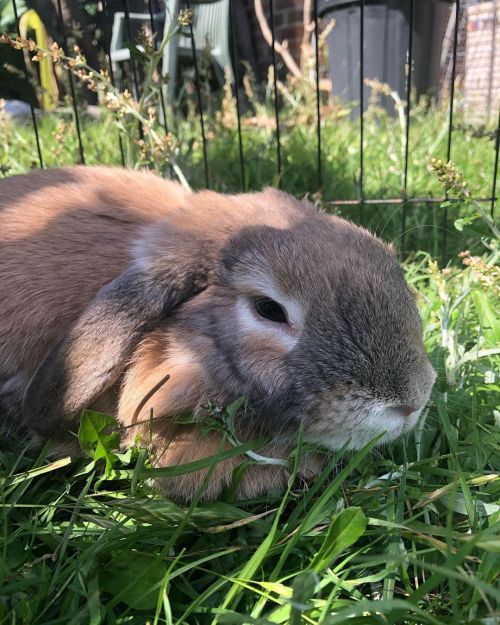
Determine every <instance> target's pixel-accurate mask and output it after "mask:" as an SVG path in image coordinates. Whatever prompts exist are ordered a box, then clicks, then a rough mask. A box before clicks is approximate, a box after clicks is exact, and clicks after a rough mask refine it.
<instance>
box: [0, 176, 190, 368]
mask: <svg viewBox="0 0 500 625" xmlns="http://www.w3.org/2000/svg"><path fill="white" fill-rule="evenodd" d="M185 194H186V192H185V191H184V190H183V189H182V187H181V186H180V185H178V184H176V183H173V182H168V181H165V180H162V179H161V178H158V177H157V176H154V175H152V174H148V173H145V172H133V171H127V170H123V169H117V168H116V169H115V168H97V167H96V168H93V167H90V168H89V167H86V168H84V167H68V168H62V169H58V170H47V171H43V170H40V171H37V172H31V173H30V174H28V175H27V176H24V175H22V176H15V177H12V178H7V179H5V180H3V181H2V182H0V279H1V291H0V377H8V376H9V375H14V374H15V373H17V372H19V370H20V369H22V370H23V371H25V372H26V373H28V374H29V373H30V372H31V371H32V370H33V369H34V368H35V367H37V366H38V365H39V364H40V361H41V360H42V359H43V357H44V355H45V353H46V352H47V350H48V349H49V347H50V346H52V345H53V344H54V343H55V342H56V341H57V340H58V338H60V337H61V336H62V334H63V333H64V332H65V331H66V330H67V329H68V328H69V327H70V326H71V325H72V324H73V323H74V321H75V320H76V319H77V318H78V316H79V315H80V314H81V312H82V310H83V308H84V307H85V306H86V305H87V304H88V302H89V301H91V300H92V298H93V297H94V296H95V294H96V293H97V291H98V290H99V289H100V288H101V287H102V286H103V285H104V284H106V283H107V282H109V281H111V280H113V279H114V278H115V277H116V276H117V275H119V274H120V273H121V272H122V271H123V270H124V268H125V267H126V266H127V264H128V263H129V262H130V260H131V257H130V250H131V245H132V242H133V241H134V239H135V238H136V237H137V236H138V231H139V230H140V228H141V227H142V226H145V225H148V224H151V223H154V222H157V221H160V220H161V219H162V218H163V217H165V216H166V215H167V214H168V212H169V210H171V209H173V208H176V207H178V206H179V205H180V204H182V202H183V200H184V197H185Z"/></svg>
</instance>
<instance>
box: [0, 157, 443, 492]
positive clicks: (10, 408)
mask: <svg viewBox="0 0 500 625" xmlns="http://www.w3.org/2000/svg"><path fill="white" fill-rule="evenodd" d="M0 281H1V291H0V404H1V405H2V409H3V413H4V419H5V418H6V419H7V421H8V423H10V424H11V425H13V424H16V423H21V422H22V423H23V424H24V427H25V428H26V429H27V430H28V431H29V432H31V433H33V434H35V435H36V436H37V437H42V438H52V439H53V440H55V441H58V440H59V441H63V440H65V438H66V437H67V436H68V434H67V432H68V431H75V430H76V429H77V427H78V421H79V418H80V416H81V414H82V411H83V409H85V408H93V409H97V410H101V411H107V412H111V413H113V414H114V415H115V416H116V417H117V419H118V422H119V423H120V424H121V425H122V426H123V437H122V438H123V442H124V444H127V443H131V442H132V441H133V440H135V439H136V437H137V436H138V435H141V436H142V437H143V440H144V439H148V443H149V444H150V445H151V447H152V449H153V453H154V457H155V458H156V463H157V465H158V466H171V465H176V464H180V463H185V462H189V461H193V460H196V459H200V458H203V457H206V456H210V455H212V454H214V453H216V452H217V450H218V449H219V447H220V444H221V434H220V433H217V432H216V431H211V432H208V433H207V431H206V429H204V428H203V426H202V424H203V416H204V414H205V411H204V407H205V406H206V405H207V404H209V403H211V404H212V405H213V404H215V405H219V406H225V405H227V404H229V403H230V402H232V401H234V400H235V399H237V398H239V397H241V396H244V397H245V398H246V399H247V404H246V409H245V411H244V412H243V413H242V414H240V415H238V416H237V419H236V428H237V434H238V439H239V440H240V441H245V440H249V439H255V438H260V437H264V438H265V439H266V440H267V441H268V442H267V443H266V446H265V447H264V448H263V449H262V450H260V452H259V453H261V454H264V455H267V456H272V457H276V458H280V457H286V454H287V453H288V451H289V449H290V447H291V446H293V444H294V442H295V441H296V438H297V433H298V431H299V428H300V426H302V427H303V432H304V439H305V440H306V441H310V442H318V443H321V444H322V445H323V446H325V447H326V448H329V449H337V448H340V447H342V446H345V445H347V446H349V447H351V448H359V447H360V446H362V445H364V444H366V443H367V442H368V441H370V440H371V439H372V438H374V437H375V436H376V435H377V434H379V433H380V432H385V434H384V436H383V438H382V439H381V440H382V441H389V440H392V439H394V438H396V437H398V436H399V435H400V434H402V433H404V432H408V431H409V430H411V429H412V428H413V427H414V426H415V424H416V423H417V420H418V418H419V415H420V413H421V411H422V409H423V408H424V406H425V404H426V402H427V401H428V398H429V394H430V390H431V387H432V384H433V382H434V378H435V374H434V371H433V369H432V367H431V365H430V363H429V361H428V359H427V356H426V354H425V351H424V346H423V341H422V324H421V320H420V318H419V315H418V312H417V308H416V305H415V302H414V297H413V296H412V294H411V293H410V291H409V289H408V287H407V285H406V283H405V280H404V278H403V274H402V271H401V269H400V267H399V266H398V263H397V261H396V258H395V255H394V252H393V250H392V249H391V247H390V246H388V245H386V244H385V243H383V242H382V241H380V240H379V239H377V238H376V237H374V236H373V235H371V234H370V233H369V232H368V231H367V230H364V229H362V228H360V227H358V226H356V225H354V224H352V223H350V222H348V221H345V220H343V219H340V218H338V217H332V216H328V215H325V214H319V213H318V212H317V211H316V210H315V208H314V207H313V206H312V205H311V204H310V203H308V202H307V201H299V200H296V199H294V198H293V197H291V196H290V195H288V194H286V193H283V192H280V191H276V190H274V189H266V190H264V191H263V192H260V193H247V194H241V195H222V194H218V193H214V192H211V191H201V192H197V193H192V192H188V191H186V190H185V189H184V188H183V187H181V186H180V185H179V184H177V183H175V182H171V181H166V180H163V179H161V178H159V177H157V176H155V175H153V174H152V173H147V172H138V171H127V170H124V169H119V168H105V167H68V168H61V169H52V170H45V171H33V172H31V173H28V174H26V175H20V176H14V177H11V178H7V179H5V180H2V181H1V182H0ZM167 375H168V376H170V377H169V379H168V381H167V382H165V383H164V384H159V382H160V381H161V380H164V379H165V376H167ZM155 387H156V391H155V392H151V390H152V389H153V390H154V389H155ZM144 398H147V401H144ZM186 412H189V413H192V414H193V415H194V416H195V420H196V419H198V420H199V422H200V425H198V424H197V423H185V422H182V419H179V415H185V413H186ZM151 414H152V415H153V418H152V419H151V418H150V415H151ZM5 415H6V416H5ZM229 444H230V443H228V445H229ZM245 459H246V458H245V457H242V456H239V457H237V458H232V459H229V460H227V461H225V462H222V463H221V464H220V465H218V466H217V468H216V470H215V472H214V473H213V475H212V479H211V481H210V484H209V485H208V488H207V491H206V497H209V498H210V497H211V498H213V497H216V496H217V495H218V494H219V493H220V491H221V489H222V488H223V487H225V486H226V485H228V484H229V483H230V481H231V476H232V473H233V469H234V468H235V467H236V466H237V465H238V464H239V463H241V462H242V461H244V460H245ZM305 462H306V464H307V460H306V461H305ZM306 469H307V467H306ZM313 469H314V470H317V466H316V465H315V460H314V458H312V459H311V470H313ZM203 477H204V471H199V472H197V473H194V474H187V475H184V476H179V477H176V478H174V479H170V480H167V479H165V480H164V481H163V483H162V487H163V489H164V490H165V491H166V492H167V493H169V494H170V495H172V496H174V497H177V498H181V499H190V498H192V497H193V495H194V494H195V493H196V491H197V489H198V488H199V486H200V484H201V482H202V480H203ZM286 480H287V470H286V468H285V467H283V466H281V465H279V464H277V465H269V464H266V465H259V464H254V465H251V466H249V467H248V468H247V470H246V473H245V474H244V476H243V478H242V479H241V481H240V482H239V486H238V490H237V494H238V496H240V497H248V496H257V495H260V494H265V493H267V492H269V491H271V490H273V489H279V488H281V487H282V486H283V485H284V484H285V483H286Z"/></svg>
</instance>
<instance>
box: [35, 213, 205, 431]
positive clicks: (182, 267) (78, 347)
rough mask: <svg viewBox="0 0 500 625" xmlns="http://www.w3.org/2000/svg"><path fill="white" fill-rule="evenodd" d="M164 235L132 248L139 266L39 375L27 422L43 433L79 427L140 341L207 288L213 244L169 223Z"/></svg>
mask: <svg viewBox="0 0 500 625" xmlns="http://www.w3.org/2000/svg"><path fill="white" fill-rule="evenodd" d="M166 230H167V231H166V232H165V231H164V236H163V237H161V236H159V235H160V234H161V228H160V229H159V228H158V226H156V230H155V231H154V232H150V233H146V236H145V237H143V239H142V240H141V241H140V242H139V243H138V244H137V246H136V248H135V250H134V251H135V256H136V261H135V262H133V263H132V264H131V265H130V267H129V268H128V269H127V270H126V271H125V272H124V273H122V274H121V275H120V276H118V277H117V278H116V279H115V280H113V281H112V282H110V283H108V284H107V285H105V286H104V287H103V288H102V289H101V290H100V291H99V293H98V294H97V295H96V297H95V298H94V300H93V301H92V302H91V303H90V304H89V305H88V306H87V308H86V309H85V310H84V312H83V313H82V315H81V316H80V318H79V319H78V321H77V322H76V324H75V325H74V326H73V328H72V329H71V330H70V331H69V332H68V333H67V335H66V336H64V337H63V338H62V340H61V341H60V342H59V343H58V344H57V345H56V346H55V347H54V348H53V349H52V350H51V351H50V352H49V353H48V355H47V357H46V358H45V361H44V362H43V363H42V364H41V365H40V367H39V368H38V370H37V371H36V372H35V373H34V375H33V377H32V378H31V380H30V382H29V384H28V387H27V389H26V392H25V395H24V400H23V418H24V420H25V422H26V423H27V424H28V425H29V427H30V428H31V429H32V430H34V431H36V432H37V433H38V434H41V435H43V436H48V435H51V434H55V433H56V432H57V431H59V430H62V429H64V427H68V425H69V424H71V423H72V422H73V423H74V421H75V420H76V419H78V418H79V417H80V414H81V411H82V410H83V409H84V408H85V407H87V406H89V405H90V404H91V402H92V401H93V400H94V399H95V398H97V397H98V396H99V395H100V394H101V393H102V392H103V391H104V390H106V389H107V388H109V387H110V386H112V385H113V384H114V383H115V382H116V381H117V380H118V378H119V376H120V374H121V373H122V371H123V369H124V367H125V365H126V363H127V361H128V359H129V358H130V356H131V354H132V352H133V349H134V348H135V346H136V345H137V343H138V341H139V339H140V338H141V336H142V335H143V334H144V333H145V332H146V331H148V330H150V329H152V328H153V327H154V326H155V325H156V324H157V323H159V322H160V321H161V320H162V319H163V318H165V317H166V316H168V314H169V313H170V312H171V311H172V309H173V308H175V307H176V306H178V305H179V304H181V303H182V302H183V301H186V300H187V299H189V298H191V297H193V296H194V295H196V294H197V293H199V292H201V291H203V290H204V289H205V288H206V287H207V285H208V283H209V279H210V273H211V265H212V262H213V261H212V260H211V259H212V258H213V256H214V254H213V251H212V246H211V244H210V243H206V242H203V241H200V240H199V239H197V237H196V235H195V234H194V233H193V232H187V231H175V230H173V229H172V226H171V225H169V226H168V229H166ZM160 240H162V245H161V248H160V246H159V241H160ZM160 252H161V253H160Z"/></svg>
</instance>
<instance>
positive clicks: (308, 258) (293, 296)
mask: <svg viewBox="0 0 500 625" xmlns="http://www.w3.org/2000/svg"><path fill="white" fill-rule="evenodd" d="M214 271H215V276H214V280H213V283H212V284H211V285H210V286H209V287H208V288H207V289H206V290H205V291H204V292H203V293H201V294H200V295H198V296H197V297H195V298H193V299H191V300H190V301H189V302H187V303H186V304H185V305H184V306H183V307H181V308H180V309H179V310H178V312H177V314H176V315H175V325H176V326H179V328H181V329H180V330H179V331H178V332H177V333H176V336H177V340H180V341H181V342H182V344H183V346H184V348H185V352H189V353H191V354H193V356H192V357H191V360H192V362H197V363H198V365H197V366H198V367H200V369H201V377H202V378H203V381H204V386H205V387H206V388H207V389H208V392H209V393H211V394H213V395H215V396H216V397H217V399H218V400H219V401H220V402H221V403H228V402H230V401H232V400H234V399H235V398H237V397H239V396H245V397H246V398H247V400H248V402H249V406H250V409H251V411H252V419H253V421H254V423H255V427H256V428H257V430H259V429H260V430H261V431H265V432H268V433H270V434H273V435H275V434H277V433H279V432H281V433H282V434H283V435H284V436H285V435H286V432H294V433H296V432H297V429H298V426H299V424H300V423H302V424H303V426H304V432H305V436H306V439H308V440H310V441H317V442H320V443H322V444H324V445H326V446H328V447H331V448H339V447H341V446H343V445H344V444H345V443H349V444H350V446H352V447H355V448H357V447H360V446H362V445H364V444H366V443H367V442H368V441H369V440H371V439H372V438H374V437H375V436H376V435H377V434H379V433H380V432H385V436H384V437H383V439H382V441H387V440H391V439H393V438H395V437H397V436H399V435H400V434H402V433H403V432H406V431H408V430H410V429H411V428H412V427H413V426H415V424H416V422H417V420H418V418H419V415H420V413H421V411H422V409H423V408H424V406H425V404H426V402H427V400H428V399H429V395H430V390H431V387H432V385H433V382H434V378H435V374H434V371H433V369H432V367H431V365H430V363H429V361H428V359H427V356H426V354H425V351H424V346H423V341H422V323H421V320H420V318H419V315H418V311H417V308H416V305H415V301H414V297H413V295H412V294H411V293H410V291H409V289H408V287H407V285H406V283H405V280H404V277H403V274H402V271H401V269H400V267H399V266H398V263H397V261H396V258H395V255H394V253H393V251H392V250H391V249H390V248H389V247H388V246H387V245H385V244H384V243H382V242H381V241H379V240H378V239H376V238H375V237H373V236H372V235H371V234H369V233H368V232H367V231H366V230H363V229H361V228H358V227H357V226H354V225H353V224H350V223H348V222H346V221H344V220H341V219H338V218H332V217H327V216H320V215H315V216H314V217H311V218H306V219H303V220H301V221H299V222H298V223H296V224H294V225H292V226H291V227H290V228H285V229H277V228H272V227H268V226H256V227H248V228H245V229H244V230H242V231H240V232H238V233H237V234H236V235H234V236H233V237H231V238H230V239H229V241H228V242H227V243H226V244H225V246H224V247H223V248H222V250H221V252H220V254H219V256H218V259H217V262H216V265H215V268H214ZM200 365H201V366H200Z"/></svg>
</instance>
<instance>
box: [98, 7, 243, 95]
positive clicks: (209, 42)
mask: <svg viewBox="0 0 500 625" xmlns="http://www.w3.org/2000/svg"><path fill="white" fill-rule="evenodd" d="M229 2H230V0H212V1H210V0H207V1H201V0H197V1H195V0H192V1H191V2H190V3H189V6H190V8H191V9H192V10H193V36H194V41H195V46H196V53H197V54H200V53H201V52H202V51H204V50H206V49H207V46H208V48H209V50H210V56H211V57H212V60H213V62H214V66H215V69H216V76H217V78H218V80H219V82H220V83H221V84H223V83H224V72H225V71H228V72H229V74H230V77H231V80H233V76H234V74H233V69H232V65H231V53H230V48H229ZM187 6H188V3H187V2H185V1H183V0H166V13H163V12H162V13H156V14H155V15H154V16H153V19H154V21H155V24H157V26H158V28H157V30H158V32H160V30H161V29H162V32H163V36H165V34H166V32H167V29H169V28H170V27H171V25H172V24H173V20H174V19H177V15H178V13H179V11H180V9H185V8H187ZM165 15H167V16H168V17H167V19H165ZM130 21H131V23H132V22H141V23H143V24H145V25H148V24H150V15H149V14H148V13H130ZM161 22H163V27H161V26H160V24H161ZM183 31H184V32H187V28H186V27H185V28H183ZM126 40H127V36H126V33H125V13H124V12H123V11H119V12H117V13H115V14H114V19H113V31H112V36H111V45H110V59H111V63H112V66H113V71H114V73H115V75H116V76H117V77H119V75H120V70H119V63H122V62H123V61H128V60H129V59H130V50H129V49H128V48H125V47H124V42H125V41H126ZM192 58H193V51H192V47H191V38H190V37H189V36H185V35H183V34H178V35H177V36H176V37H173V38H172V39H171V40H170V41H169V42H168V43H167V45H166V46H165V50H164V53H163V59H162V74H163V75H165V74H168V75H169V81H168V87H167V97H168V102H169V103H170V104H173V102H174V99H175V82H176V77H177V67H178V63H179V59H183V60H186V61H188V62H189V61H191V60H192Z"/></svg>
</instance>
